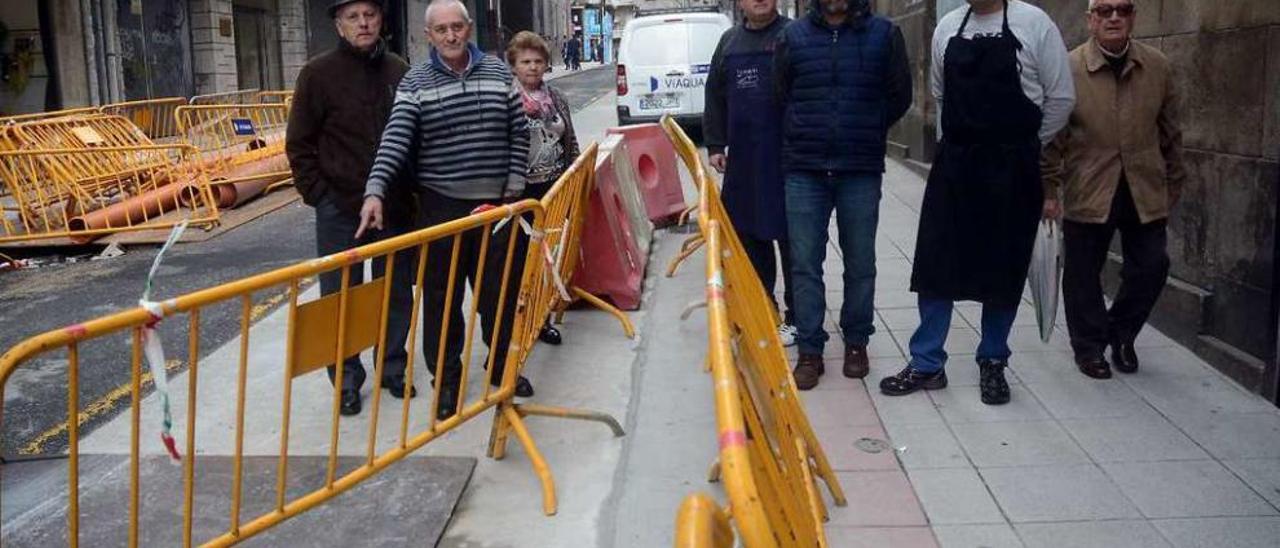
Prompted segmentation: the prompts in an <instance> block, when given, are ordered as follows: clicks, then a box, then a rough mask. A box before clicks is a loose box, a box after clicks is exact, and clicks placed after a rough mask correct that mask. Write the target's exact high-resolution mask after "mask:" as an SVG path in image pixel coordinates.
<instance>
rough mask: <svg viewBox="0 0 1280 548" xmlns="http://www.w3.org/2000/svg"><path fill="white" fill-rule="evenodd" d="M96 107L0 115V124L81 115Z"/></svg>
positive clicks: (90, 112) (91, 112) (90, 111)
mask: <svg viewBox="0 0 1280 548" xmlns="http://www.w3.org/2000/svg"><path fill="white" fill-rule="evenodd" d="M97 111H98V109H95V108H93V107H80V108H68V109H63V110H51V111H49V112H33V113H30V114H16V115H13V116H0V125H10V124H21V123H23V122H33V121H36V120H46V119H49V118H64V117H68V116H82V115H85V114H93V113H95V112H97Z"/></svg>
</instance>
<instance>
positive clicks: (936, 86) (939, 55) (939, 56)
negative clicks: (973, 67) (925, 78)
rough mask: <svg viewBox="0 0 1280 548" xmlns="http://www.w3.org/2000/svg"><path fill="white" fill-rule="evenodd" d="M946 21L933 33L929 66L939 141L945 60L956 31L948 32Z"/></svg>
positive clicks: (935, 133)
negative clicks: (931, 55) (952, 36)
mask: <svg viewBox="0 0 1280 548" xmlns="http://www.w3.org/2000/svg"><path fill="white" fill-rule="evenodd" d="M945 26H946V20H945V18H944V20H943V21H939V24H938V26H937V27H936V28H935V29H934V32H933V46H932V49H933V62H932V63H930V64H929V88H930V90H931V91H932V92H933V112H934V115H935V116H936V117H937V119H936V120H934V123H935V128H936V131H934V135H935V136H936V137H937V139H938V141H941V140H942V83H943V80H944V78H943V70H944V67H943V66H942V63H943V59H944V58H945V57H946V53H947V41H948V40H950V39H951V35H952V34H955V29H950V32H947V29H946V28H945Z"/></svg>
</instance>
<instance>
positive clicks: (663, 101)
mask: <svg viewBox="0 0 1280 548" xmlns="http://www.w3.org/2000/svg"><path fill="white" fill-rule="evenodd" d="M669 108H680V97H679V96H676V95H665V94H664V95H658V94H650V95H645V96H642V97H640V110H660V109H669Z"/></svg>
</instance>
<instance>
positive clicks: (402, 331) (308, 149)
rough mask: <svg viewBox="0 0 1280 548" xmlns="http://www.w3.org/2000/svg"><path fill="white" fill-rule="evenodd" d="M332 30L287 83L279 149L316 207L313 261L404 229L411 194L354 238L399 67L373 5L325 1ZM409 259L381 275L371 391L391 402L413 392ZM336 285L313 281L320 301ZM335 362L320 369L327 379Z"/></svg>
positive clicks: (329, 277) (357, 367)
mask: <svg viewBox="0 0 1280 548" xmlns="http://www.w3.org/2000/svg"><path fill="white" fill-rule="evenodd" d="M329 16H330V17H332V18H333V22H334V26H335V28H336V29H337V31H338V36H339V38H338V44H337V47H336V48H334V49H333V50H330V51H328V52H326V53H323V54H321V55H318V56H316V57H315V58H313V59H311V60H310V61H308V62H307V64H306V66H304V67H302V71H301V72H300V73H299V74H298V81H297V84H296V85H295V86H294V95H293V106H292V108H291V109H290V111H289V129H288V134H287V136H286V138H285V152H286V153H287V155H288V156H289V166H290V167H291V168H292V169H293V181H294V188H296V189H297V190H298V193H299V194H301V195H302V201H303V202H305V203H306V204H307V205H309V206H311V207H314V208H315V210H316V252H317V253H318V254H319V255H321V256H323V255H329V254H332V253H337V252H339V251H343V250H345V249H349V248H352V247H356V246H359V245H364V244H367V243H370V242H373V241H376V240H380V239H383V238H389V237H391V236H396V235H398V234H401V233H404V232H407V231H409V230H410V229H411V227H412V226H413V210H412V209H411V208H410V207H408V205H409V204H412V203H413V198H412V196H408V195H407V193H406V195H402V196H397V197H396V198H395V199H393V200H389V201H390V202H391V203H393V204H398V205H401V206H405V207H397V208H395V210H394V211H389V212H388V214H387V216H388V219H387V222H386V226H385V228H383V229H381V230H375V231H370V232H368V233H367V234H357V228H358V227H359V224H360V206H361V204H362V203H363V201H364V190H365V188H364V186H365V179H367V178H368V176H369V169H370V167H371V166H373V157H374V154H375V153H376V152H377V150H378V139H379V138H381V137H382V128H383V126H385V125H386V124H387V117H388V116H390V113H391V105H392V103H393V102H394V100H395V92H396V85H397V84H399V82H400V78H401V77H402V76H404V74H405V72H406V71H408V70H409V65H408V64H406V63H405V62H404V60H403V59H401V58H399V57H397V56H396V55H395V54H394V53H391V52H389V51H387V45H386V42H385V41H383V39H382V0H333V3H332V4H331V5H330V6H329ZM414 264H416V261H415V259H414V256H413V255H412V254H409V253H405V252H401V253H400V254H399V255H397V256H396V261H395V266H394V268H393V271H392V277H391V280H392V282H391V303H390V306H389V307H388V313H387V315H388V318H387V339H386V345H387V351H386V356H385V359H384V362H385V363H384V365H383V370H382V378H381V385H382V387H383V388H386V389H388V390H390V391H391V395H392V396H395V397H397V398H400V397H403V396H404V395H405V394H406V393H408V395H409V396H410V397H412V396H413V395H414V394H416V391H415V390H414V388H413V387H412V386H408V387H406V386H405V382H404V370H405V367H406V364H407V363H408V354H407V353H406V351H405V343H406V341H407V340H408V338H409V319H410V318H409V316H410V314H411V313H412V311H413V289H412V284H413V280H412V279H411V277H412V276H413V273H414V269H413V266H412V265H414ZM384 270H385V268H384V261H383V260H375V261H374V262H373V277H374V278H381V277H383V275H384V274H385V272H384ZM350 272H351V276H350V280H349V284H350V285H351V286H355V285H357V284H360V283H362V282H363V281H364V265H363V264H357V265H353V266H352V267H351V269H350ZM341 287H342V271H341V270H336V271H332V272H325V273H323V274H321V275H320V293H321V294H323V295H329V294H332V293H335V292H337V291H339V290H340V289H341ZM335 373H336V367H335V366H329V378H330V379H331V380H332V379H334V376H335ZM365 377H366V373H365V369H364V365H363V364H362V363H361V362H360V356H359V355H355V356H350V357H348V358H347V359H346V360H344V361H343V365H342V382H341V383H337V382H335V383H334V384H335V385H336V386H337V387H339V389H340V390H341V393H340V404H341V409H340V411H341V412H342V414H343V415H355V414H357V413H359V412H360V406H361V403H360V388H361V387H362V386H363V385H364V381H365Z"/></svg>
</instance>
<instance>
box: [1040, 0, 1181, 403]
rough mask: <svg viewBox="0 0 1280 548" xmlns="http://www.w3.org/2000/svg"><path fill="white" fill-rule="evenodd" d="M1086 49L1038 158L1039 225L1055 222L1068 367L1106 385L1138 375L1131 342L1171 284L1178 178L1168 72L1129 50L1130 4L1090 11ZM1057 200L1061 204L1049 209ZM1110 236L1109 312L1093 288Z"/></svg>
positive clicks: (1103, 4) (1156, 58) (1143, 50)
mask: <svg viewBox="0 0 1280 548" xmlns="http://www.w3.org/2000/svg"><path fill="white" fill-rule="evenodd" d="M1087 17H1088V18H1089V30H1090V32H1091V34H1092V37H1091V38H1090V39H1089V41H1088V42H1086V43H1085V44H1084V45H1082V46H1080V47H1078V48H1076V49H1075V50H1074V51H1072V52H1071V71H1072V76H1073V77H1074V79H1075V85H1076V106H1075V110H1074V111H1073V112H1072V113H1071V119H1070V122H1069V123H1068V124H1067V127H1066V128H1065V129H1064V130H1063V131H1062V132H1061V133H1060V134H1058V137H1057V138H1056V139H1055V140H1054V141H1053V142H1052V143H1051V144H1050V145H1049V146H1048V147H1046V148H1045V151H1044V158H1043V163H1044V166H1043V173H1044V175H1043V177H1044V180H1045V196H1046V200H1045V216H1046V217H1054V218H1056V217H1059V216H1064V217H1065V221H1064V223H1063V237H1064V248H1065V251H1064V252H1065V266H1064V272H1063V281H1062V285H1063V287H1062V292H1063V300H1064V304H1065V305H1066V314H1067V328H1068V330H1069V331H1070V334H1071V347H1072V350H1073V351H1074V353H1075V361H1076V365H1077V366H1078V367H1079V368H1080V371H1081V372H1082V373H1084V374H1085V375H1087V376H1089V377H1093V378H1097V379H1105V378H1109V377H1111V366H1110V364H1108V363H1107V360H1106V358H1105V356H1104V351H1105V350H1106V348H1107V346H1110V347H1111V361H1112V363H1114V364H1115V368H1116V369H1118V370H1120V371H1121V372H1123V373H1133V372H1135V371H1137V370H1138V356H1137V354H1136V353H1135V352H1134V348H1133V341H1134V339H1135V338H1136V337H1137V336H1138V332H1139V331H1140V330H1141V329H1142V327H1143V325H1144V324H1145V323H1146V321H1147V316H1148V315H1149V314H1150V313H1151V309H1152V307H1153V306H1155V302H1156V299H1158V298H1159V296H1160V292H1161V290H1162V289H1163V287H1164V283H1165V278H1166V277H1167V276H1168V273H1169V256H1168V253H1167V251H1166V234H1165V225H1166V220H1167V218H1168V216H1169V211H1170V210H1171V209H1172V208H1173V206H1174V205H1175V204H1177V202H1178V197H1179V196H1180V194H1181V192H1182V184H1183V181H1184V180H1185V179H1186V172H1185V171H1184V169H1183V165H1182V132H1181V130H1180V129H1179V127H1178V120H1177V106H1178V94H1177V89H1176V88H1175V82H1174V80H1173V76H1172V74H1171V70H1170V66H1169V60H1168V59H1167V58H1165V56H1164V55H1163V54H1161V53H1160V51H1159V50H1156V49H1155V48H1152V47H1149V46H1146V45H1144V44H1141V43H1138V42H1135V41H1132V40H1130V39H1129V37H1130V33H1131V32H1132V30H1133V23H1134V19H1135V18H1136V17H1137V9H1136V6H1135V5H1134V3H1133V0H1091V1H1090V2H1089V11H1088V14H1087ZM1059 196H1061V202H1059V201H1058V197H1059ZM1117 231H1119V232H1120V243H1121V249H1122V250H1123V255H1124V266H1123V267H1122V268H1121V271H1120V278H1121V284H1120V290H1119V292H1118V293H1117V295H1116V298H1115V301H1114V302H1113V303H1112V305H1111V308H1110V309H1107V307H1106V303H1105V301H1104V300H1103V294H1102V285H1101V282H1100V278H1101V272H1102V267H1103V265H1104V264H1105V263H1106V259H1107V250H1108V249H1109V248H1110V246H1111V239H1112V236H1113V235H1114V234H1115V232H1117Z"/></svg>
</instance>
